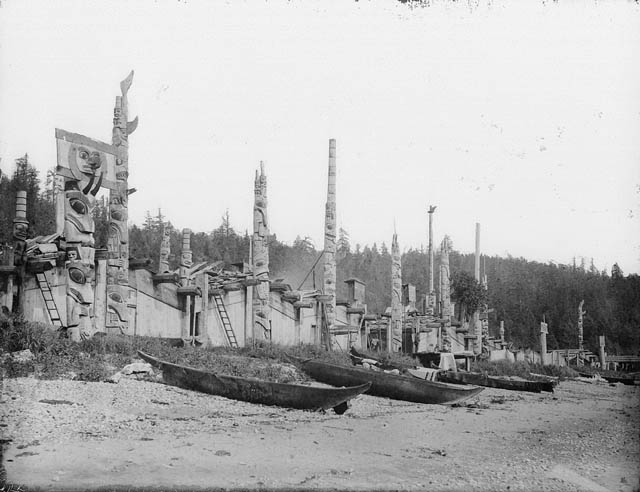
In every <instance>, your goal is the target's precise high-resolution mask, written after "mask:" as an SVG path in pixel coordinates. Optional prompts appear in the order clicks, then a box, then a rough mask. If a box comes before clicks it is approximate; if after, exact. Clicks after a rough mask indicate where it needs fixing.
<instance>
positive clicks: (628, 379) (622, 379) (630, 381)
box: [577, 371, 640, 386]
mask: <svg viewBox="0 0 640 492" xmlns="http://www.w3.org/2000/svg"><path fill="white" fill-rule="evenodd" d="M577 372H578V374H579V375H580V376H582V377H583V378H592V377H594V376H596V375H598V376H600V377H601V378H602V379H604V380H605V381H606V382H607V383H622V384H627V385H631V386H632V385H634V384H636V381H638V382H640V377H635V376H633V375H630V376H610V375H608V374H607V375H605V374H602V372H598V371H595V372H587V371H577Z"/></svg>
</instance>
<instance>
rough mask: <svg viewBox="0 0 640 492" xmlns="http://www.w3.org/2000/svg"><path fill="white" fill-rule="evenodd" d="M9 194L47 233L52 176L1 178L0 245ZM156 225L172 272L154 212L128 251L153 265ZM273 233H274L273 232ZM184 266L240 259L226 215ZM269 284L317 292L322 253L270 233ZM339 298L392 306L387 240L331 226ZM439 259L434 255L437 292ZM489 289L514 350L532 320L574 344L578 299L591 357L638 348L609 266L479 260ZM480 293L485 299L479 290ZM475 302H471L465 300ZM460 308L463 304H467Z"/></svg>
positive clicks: (102, 230) (416, 270) (408, 279)
mask: <svg viewBox="0 0 640 492" xmlns="http://www.w3.org/2000/svg"><path fill="white" fill-rule="evenodd" d="M17 190H27V192H28V210H27V218H28V220H29V234H30V237H35V236H38V235H45V234H51V233H52V232H54V230H55V216H54V210H55V207H54V199H53V173H52V172H49V173H47V176H46V179H45V183H44V184H43V183H42V182H41V179H40V177H39V175H38V171H37V170H36V169H35V168H34V167H33V166H32V165H31V164H30V163H29V159H28V156H27V155H25V156H23V157H21V158H19V159H17V160H16V165H15V170H14V172H13V174H11V175H7V174H2V176H0V243H7V242H11V231H12V221H13V215H14V211H15V194H16V191H17ZM94 218H95V221H96V234H95V237H96V247H97V248H101V247H106V242H107V225H108V214H107V206H106V203H105V201H104V200H102V201H100V200H99V201H98V204H97V206H96V208H95V210H94ZM163 227H170V228H171V252H172V257H171V259H170V264H171V266H172V267H174V268H175V267H177V265H178V261H179V257H180V249H181V246H182V245H181V241H182V237H181V228H180V227H178V226H175V227H174V226H173V225H172V224H171V223H170V222H169V221H168V219H167V218H166V217H164V216H163V215H162V213H161V211H160V210H158V212H157V213H156V214H155V215H151V213H147V215H146V219H145V222H144V223H143V224H142V225H140V226H138V225H131V226H130V230H129V241H130V254H131V256H132V257H136V258H151V259H152V260H153V262H154V264H155V262H156V261H157V259H158V256H159V251H160V242H161V239H162V230H163ZM272 232H273V231H272ZM191 249H192V251H193V261H194V262H195V263H197V262H200V261H213V260H220V261H224V262H225V263H227V264H231V263H237V262H242V261H245V262H249V251H250V234H249V232H248V231H244V232H238V231H236V230H235V229H234V228H233V226H232V225H231V219H230V217H229V214H228V213H227V214H225V216H223V217H222V218H221V222H220V225H219V226H218V227H217V228H216V229H214V230H212V231H209V232H196V231H194V232H193V234H192V236H191ZM269 255H270V271H271V278H272V279H279V278H282V279H284V280H285V281H286V282H287V283H289V284H290V285H291V286H292V288H294V289H298V288H304V289H312V288H320V287H321V285H322V261H321V258H320V257H321V250H320V249H319V247H317V246H316V245H314V244H313V241H311V239H309V238H308V237H297V238H296V239H295V241H293V243H292V244H290V245H289V244H286V243H284V242H281V241H279V240H278V239H277V236H276V235H275V234H273V235H272V236H271V237H270V245H269ZM336 256H337V260H338V268H337V276H338V279H337V280H338V300H340V299H346V285H345V284H344V280H346V279H348V278H350V277H357V278H359V279H360V280H362V281H363V282H365V284H366V287H367V291H366V302H367V305H368V310H369V312H372V313H382V312H384V310H385V308H386V307H387V306H389V305H390V304H391V287H390V286H391V254H390V251H389V248H388V247H387V245H386V243H384V242H382V243H381V244H380V245H378V244H373V245H372V246H369V245H365V246H362V245H360V244H355V245H354V246H352V245H351V243H350V239H349V235H348V233H347V231H345V230H342V229H341V230H340V231H339V236H338V242H337V255H336ZM449 262H450V271H451V277H452V286H453V289H452V297H453V299H454V300H460V299H461V298H463V297H465V296H467V297H465V302H467V303H469V302H470V301H469V299H471V298H476V299H475V301H473V302H477V301H478V299H477V296H478V294H477V291H475V292H476V294H474V295H472V296H471V297H469V293H471V294H473V291H474V289H477V288H478V286H477V285H474V283H475V280H474V279H473V271H474V255H473V254H472V253H460V252H457V251H455V250H454V251H453V252H452V253H451V254H450V259H449ZM427 265H428V261H427V252H426V251H424V250H417V249H409V250H408V251H406V252H405V253H404V254H403V255H402V280H403V283H412V284H414V285H415V286H416V290H417V299H418V306H420V302H421V300H422V299H423V298H424V296H425V294H426V291H427ZM438 271H439V258H438V255H437V254H436V257H435V272H436V278H435V285H436V287H437V284H438V282H437V280H438V275H437V272H438ZM483 273H486V276H487V280H488V290H487V292H486V302H487V304H488V306H489V308H490V314H489V329H490V333H491V335H494V336H497V335H498V327H499V324H500V321H504V326H505V336H506V338H507V340H508V341H510V342H512V344H513V346H514V347H515V348H518V347H532V348H536V349H538V350H539V341H538V333H539V326H540V322H541V321H542V320H543V318H544V320H545V321H546V322H547V323H548V324H549V334H548V336H547V344H548V348H549V349H550V350H551V349H556V348H576V347H577V343H578V342H577V319H578V304H579V303H580V301H581V300H584V301H585V303H584V308H585V309H586V311H587V313H586V315H585V316H584V343H585V346H586V348H588V349H590V350H593V351H597V340H598V336H599V335H602V334H604V335H605V336H606V338H607V352H608V353H610V354H615V353H617V354H637V353H638V352H639V351H640V276H639V275H636V274H631V275H625V274H624V272H622V270H621V269H620V268H619V266H618V265H617V264H615V265H614V266H613V267H612V269H611V272H610V274H608V273H607V272H606V271H598V270H597V269H596V267H595V266H594V265H593V263H592V264H591V265H589V266H588V267H587V266H586V265H585V264H584V262H582V263H581V264H580V265H575V264H573V265H558V264H553V263H549V264H545V263H539V262H535V261H528V260H526V259H524V258H513V257H507V258H502V257H498V256H483ZM483 295H484V294H483ZM474 296H475V297H474ZM467 307H468V306H467Z"/></svg>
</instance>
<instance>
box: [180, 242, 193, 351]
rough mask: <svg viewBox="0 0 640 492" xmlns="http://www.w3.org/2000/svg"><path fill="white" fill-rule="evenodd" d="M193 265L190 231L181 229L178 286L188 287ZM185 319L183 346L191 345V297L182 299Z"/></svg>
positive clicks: (183, 323) (183, 324)
mask: <svg viewBox="0 0 640 492" xmlns="http://www.w3.org/2000/svg"><path fill="white" fill-rule="evenodd" d="M192 265H193V255H192V253H191V230H190V229H182V251H181V253H180V268H179V270H178V271H179V272H180V273H179V275H180V286H181V287H187V286H188V285H189V276H188V275H189V268H191V266H192ZM184 304H185V319H184V320H183V322H182V340H183V341H184V343H185V344H190V343H193V336H192V327H191V317H192V306H191V296H190V295H186V296H185V297H184Z"/></svg>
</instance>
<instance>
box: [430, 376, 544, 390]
mask: <svg viewBox="0 0 640 492" xmlns="http://www.w3.org/2000/svg"><path fill="white" fill-rule="evenodd" d="M438 380H439V381H443V382H445V383H452V384H475V385H477V386H485V387H488V388H500V389H505V390H511V391H528V392H530V393H540V392H542V391H548V392H549V393H553V387H554V385H555V383H554V382H553V381H531V380H519V379H506V378H501V377H498V376H488V375H484V374H480V373H477V372H464V371H459V372H453V371H442V372H439V373H438Z"/></svg>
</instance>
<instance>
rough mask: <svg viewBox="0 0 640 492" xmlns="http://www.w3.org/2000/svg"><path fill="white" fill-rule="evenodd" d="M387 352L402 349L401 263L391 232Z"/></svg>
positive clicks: (396, 242)
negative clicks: (389, 311)
mask: <svg viewBox="0 0 640 492" xmlns="http://www.w3.org/2000/svg"><path fill="white" fill-rule="evenodd" d="M387 340H389V341H390V343H388V344H387V348H388V350H389V352H400V351H401V350H402V264H401V259H400V247H399V246H398V235H397V234H396V233H395V232H394V233H393V240H392V242H391V323H390V326H389V329H388V331H387Z"/></svg>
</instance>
